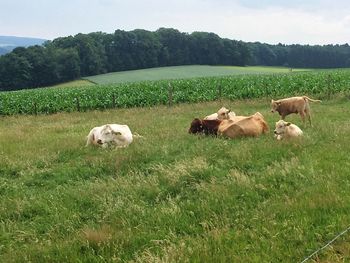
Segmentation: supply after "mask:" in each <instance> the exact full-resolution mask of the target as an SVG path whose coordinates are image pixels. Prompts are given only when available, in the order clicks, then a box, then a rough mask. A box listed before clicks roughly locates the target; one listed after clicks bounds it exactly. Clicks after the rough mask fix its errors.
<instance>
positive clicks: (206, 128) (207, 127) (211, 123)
mask: <svg viewBox="0 0 350 263" xmlns="http://www.w3.org/2000/svg"><path fill="white" fill-rule="evenodd" d="M220 123H221V120H201V119H198V118H196V119H194V120H193V121H192V122H191V126H190V128H189V129H188V132H189V133H192V134H196V133H204V134H205V135H217V132H218V127H219V125H220Z"/></svg>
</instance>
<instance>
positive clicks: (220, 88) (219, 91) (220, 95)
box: [218, 85, 222, 102]
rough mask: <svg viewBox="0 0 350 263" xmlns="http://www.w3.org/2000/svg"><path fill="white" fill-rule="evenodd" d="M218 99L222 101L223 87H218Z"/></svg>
mask: <svg viewBox="0 0 350 263" xmlns="http://www.w3.org/2000/svg"><path fill="white" fill-rule="evenodd" d="M218 99H219V100H220V102H221V101H222V87H221V85H219V86H218Z"/></svg>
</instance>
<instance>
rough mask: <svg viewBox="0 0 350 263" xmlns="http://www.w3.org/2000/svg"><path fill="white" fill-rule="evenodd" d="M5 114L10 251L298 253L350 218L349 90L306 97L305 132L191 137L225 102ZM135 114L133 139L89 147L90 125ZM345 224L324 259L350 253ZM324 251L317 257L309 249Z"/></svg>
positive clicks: (2, 243)
mask: <svg viewBox="0 0 350 263" xmlns="http://www.w3.org/2000/svg"><path fill="white" fill-rule="evenodd" d="M268 103H269V101H268V100H267V99H266V100H262V99H260V100H246V101H224V102H222V103H220V102H218V101H216V102H206V103H198V104H180V105H177V106H175V107H172V108H168V107H165V106H158V107H153V108H133V109H117V110H108V111H107V110H106V111H90V112H84V113H78V112H74V113H58V114H54V115H38V116H21V115H17V116H11V117H1V121H0V145H1V148H0V174H1V176H0V194H1V199H0V218H1V219H0V261H1V262H112V261H116V262H300V261H301V260H302V259H303V258H305V257H306V256H307V255H309V254H311V253H312V252H313V251H314V250H316V249H317V248H319V247H321V246H323V245H324V244H325V243H326V242H327V241H328V240H330V239H332V238H333V237H334V236H335V235H336V234H337V233H339V232H341V231H342V230H344V229H345V228H346V227H348V226H349V222H350V213H349V211H350V191H349V187H350V177H349V174H350V157H349V152H350V144H349V141H350V123H349V115H350V102H349V100H348V99H347V98H345V97H339V98H333V99H331V100H328V101H323V102H322V103H313V104H312V105H311V107H312V112H313V116H314V118H313V121H314V127H309V126H306V127H303V126H302V125H300V124H301V123H300V119H299V117H298V116H290V117H289V118H287V119H288V120H290V121H292V122H294V123H296V124H297V125H300V126H301V127H302V128H303V130H304V133H305V137H304V138H302V139H300V140H294V141H289V142H288V141H282V142H277V141H275V140H274V138H273V135H272V131H271V132H270V133H269V134H268V135H265V136H262V137H260V138H242V139H236V140H228V139H223V138H213V137H201V136H192V135H189V134H188V133H187V129H188V127H189V124H190V122H191V120H192V119H193V118H194V117H203V116H205V115H207V114H209V113H213V112H215V111H216V110H217V109H218V108H219V107H221V106H222V105H225V106H226V107H230V108H231V109H232V110H234V111H235V112H236V113H238V114H242V115H247V114H252V113H254V112H255V111H260V112H261V113H262V114H264V115H265V117H266V120H267V121H268V123H269V125H270V127H271V130H272V128H273V125H274V122H275V121H276V120H278V116H277V115H275V114H272V113H270V112H269V105H268ZM105 123H126V124H128V125H129V126H130V128H131V129H132V131H133V132H137V133H139V134H141V135H143V136H144V138H139V139H136V140H135V141H134V142H133V143H132V144H131V145H130V147H128V148H125V149H118V150H103V149H98V148H94V147H91V148H86V147H84V145H85V137H86V135H87V134H88V132H89V130H90V129H91V128H92V127H94V126H96V125H101V124H105ZM349 241H350V238H349V234H347V235H346V236H344V237H342V238H341V239H340V240H338V241H337V242H336V243H335V244H334V245H333V246H332V247H331V248H330V249H327V250H326V251H323V252H322V253H321V254H319V255H318V260H319V261H317V262H348V261H349V260H350V249H349V247H350V246H349V244H350V242H349ZM314 259H315V260H316V258H314Z"/></svg>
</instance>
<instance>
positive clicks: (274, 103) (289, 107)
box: [271, 96, 321, 125]
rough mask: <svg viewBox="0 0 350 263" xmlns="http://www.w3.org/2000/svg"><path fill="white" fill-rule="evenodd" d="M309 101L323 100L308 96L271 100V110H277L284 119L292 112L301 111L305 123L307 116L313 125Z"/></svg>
mask: <svg viewBox="0 0 350 263" xmlns="http://www.w3.org/2000/svg"><path fill="white" fill-rule="evenodd" d="M309 101H314V102H321V101H320V100H314V99H310V98H309V97H307V96H301V97H291V98H285V99H280V100H271V112H275V111H277V112H278V113H279V115H281V119H282V120H284V119H285V117H286V116H287V115H289V114H291V113H297V114H298V113H299V114H300V117H301V119H302V121H303V123H305V116H306V117H307V118H308V120H309V123H310V125H311V115H310V105H309Z"/></svg>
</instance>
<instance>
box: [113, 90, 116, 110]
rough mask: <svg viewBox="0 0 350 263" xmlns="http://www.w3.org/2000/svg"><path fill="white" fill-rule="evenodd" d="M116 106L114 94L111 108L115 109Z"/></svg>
mask: <svg viewBox="0 0 350 263" xmlns="http://www.w3.org/2000/svg"><path fill="white" fill-rule="evenodd" d="M115 106H116V104H115V94H114V93H113V94H112V108H115Z"/></svg>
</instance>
